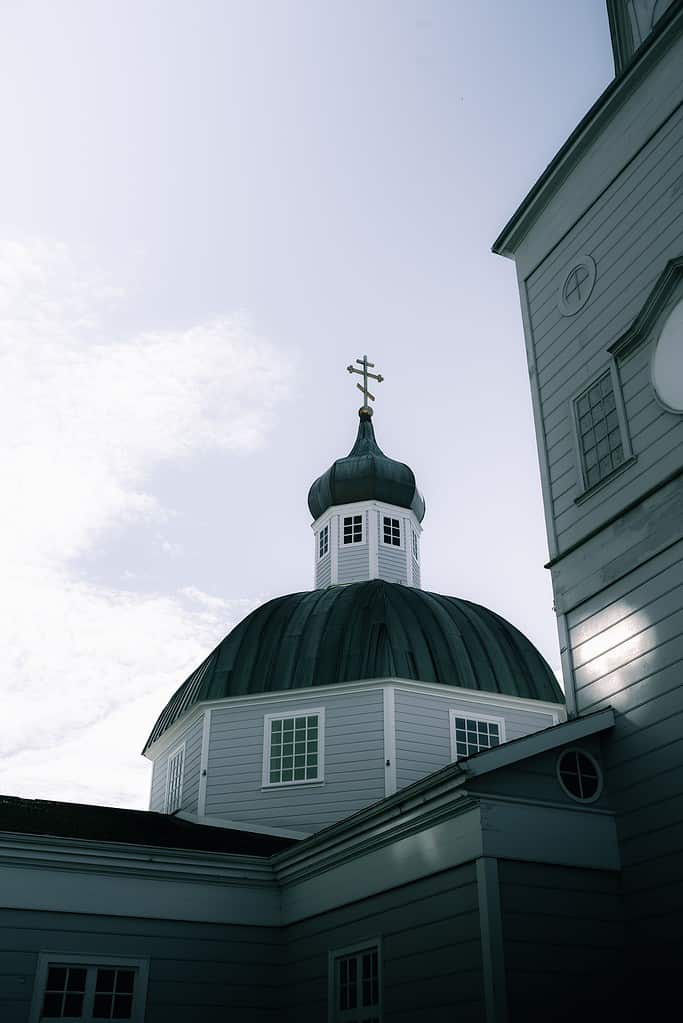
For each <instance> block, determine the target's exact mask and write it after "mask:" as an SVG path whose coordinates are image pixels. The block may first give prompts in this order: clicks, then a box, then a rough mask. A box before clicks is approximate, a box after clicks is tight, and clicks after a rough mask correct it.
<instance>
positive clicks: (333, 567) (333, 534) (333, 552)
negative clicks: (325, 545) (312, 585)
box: [330, 515, 339, 586]
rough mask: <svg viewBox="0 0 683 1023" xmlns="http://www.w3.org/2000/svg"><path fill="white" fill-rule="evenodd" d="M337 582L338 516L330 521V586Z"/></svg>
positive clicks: (334, 516)
mask: <svg viewBox="0 0 683 1023" xmlns="http://www.w3.org/2000/svg"><path fill="white" fill-rule="evenodd" d="M337 582H339V516H338V515H333V516H332V518H331V519H330V586H334V584H335V583H337Z"/></svg>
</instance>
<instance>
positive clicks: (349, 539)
mask: <svg viewBox="0 0 683 1023" xmlns="http://www.w3.org/2000/svg"><path fill="white" fill-rule="evenodd" d="M343 542H344V543H345V544H347V543H362V542H363V516H362V515H345V516H344V529H343Z"/></svg>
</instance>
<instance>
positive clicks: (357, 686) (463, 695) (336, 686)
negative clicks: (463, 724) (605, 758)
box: [142, 676, 566, 760]
mask: <svg viewBox="0 0 683 1023" xmlns="http://www.w3.org/2000/svg"><path fill="white" fill-rule="evenodd" d="M386 686H394V687H395V688H408V689H409V690H411V691H412V692H424V693H432V694H436V695H443V696H453V697H454V698H457V699H459V700H464V701H465V702H467V701H469V702H472V703H492V704H495V705H496V706H498V707H506V705H507V706H508V708H509V709H513V708H519V707H527V708H529V709H532V710H539V711H542V712H543V711H545V712H547V713H549V714H553V715H555V716H556V717H562V715H563V714H566V704H565V703H555V702H553V701H552V700H536V699H534V698H533V697H531V696H515V695H514V693H494V692H491V691H490V690H488V689H466V688H464V687H463V686H450V685H447V684H446V683H445V682H422V681H420V680H419V679H413V678H399V677H397V676H387V677H386V678H367V679H357V680H354V681H349V682H331V683H330V684H329V685H326V686H308V687H306V688H305V689H280V690H275V691H267V692H263V693H243V694H240V695H239V696H222V697H221V698H220V699H217V700H201V701H200V702H198V703H194V704H192V707H191V708H190V710H189V711H188V712H187V714H186V715H184V716H183V717H180V718H178V719H177V720H176V721H174V722H173V724H172V725H171V726H170V728H167V729H166V731H165V732H162V733H161V735H160V736H159V738H158V739H155V740H154V742H151V743H148V744H147V745H146V746H145V747H144V749H143V750H142V756H144V757H146V758H147V759H148V760H153V759H155V758H156V757H157V756H160V755H161V754H162V753H164V752H165V751H166V749H168V748H169V747H170V746H173V745H174V743H176V742H177V741H178V739H179V738H180V736H181V735H182V734H183V732H184V731H185V729H186V728H189V727H190V726H191V725H193V724H195V722H196V721H197V719H198V718H200V717H201V716H202V714H203V713H204V711H205V710H214V709H218V708H220V707H237V706H241V705H243V704H252V703H257V704H258V703H263V702H273V703H280V702H283V701H284V702H287V701H291V700H294V701H296V700H300V699H303V698H304V697H308V696H310V697H312V698H314V697H317V696H318V694H321V695H322V696H329V695H331V694H334V693H341V692H345V693H354V692H365V691H367V690H372V689H384V688H385V687H386ZM152 751H154V755H153V756H150V754H151V752H152Z"/></svg>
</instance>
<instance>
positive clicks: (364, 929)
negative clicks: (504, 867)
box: [285, 864, 483, 1023]
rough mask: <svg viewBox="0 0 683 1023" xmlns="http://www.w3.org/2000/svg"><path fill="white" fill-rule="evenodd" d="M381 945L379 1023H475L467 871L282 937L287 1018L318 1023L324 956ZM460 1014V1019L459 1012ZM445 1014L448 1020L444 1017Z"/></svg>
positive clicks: (477, 995) (476, 959)
mask: <svg viewBox="0 0 683 1023" xmlns="http://www.w3.org/2000/svg"><path fill="white" fill-rule="evenodd" d="M380 936H381V939H382V969H383V979H384V1004H383V1019H384V1021H385V1023H397V1021H404V1020H409V1019H415V1015H416V1013H418V1012H420V1013H423V1012H425V1011H427V1012H428V1013H429V1019H430V1021H432V1020H433V1021H434V1023H436V1021H437V1020H440V1019H443V1020H447V1019H449V1018H452V1013H453V1010H454V1009H455V1008H456V1007H457V1010H458V1019H480V1018H481V1015H480V1013H481V1004H482V1001H483V990H482V971H481V945H480V938H479V916H478V900H477V885H476V877H475V872H474V866H473V865H472V864H468V865H466V866H463V867H459V868H457V869H455V870H449V871H446V872H444V873H442V874H438V875H435V876H432V877H430V878H426V879H424V880H422V881H418V882H416V883H415V884H413V885H410V886H409V887H408V888H405V887H401V888H398V889H393V890H391V891H388V892H383V893H382V894H381V895H377V896H373V897H371V898H368V899H365V900H363V901H362V902H358V903H354V904H352V905H347V906H344V907H342V908H340V909H337V910H334V911H332V912H329V913H323V914H320V915H318V916H315V917H312V918H310V919H308V920H304V921H301V922H299V923H297V924H294V925H292V926H291V927H288V928H287V929H286V935H285V939H286V942H287V957H288V962H287V973H288V978H289V999H288V1002H289V1010H290V1018H291V1019H296V1020H297V1023H314V1021H315V1023H319V1021H320V1020H321V1019H325V1018H326V1013H327V992H328V953H329V952H330V951H333V950H335V949H338V948H345V947H349V946H354V945H356V944H362V943H363V942H365V941H368V940H370V939H372V938H375V937H380ZM461 1007H462V1011H461ZM449 1012H450V1017H449Z"/></svg>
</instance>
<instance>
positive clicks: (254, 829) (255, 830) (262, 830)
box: [174, 810, 313, 839]
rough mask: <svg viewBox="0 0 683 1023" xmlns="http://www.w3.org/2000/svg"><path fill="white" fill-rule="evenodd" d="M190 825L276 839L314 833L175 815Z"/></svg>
mask: <svg viewBox="0 0 683 1023" xmlns="http://www.w3.org/2000/svg"><path fill="white" fill-rule="evenodd" d="M174 816H175V817H179V818H180V819H181V820H184V821H189V822H190V824H205V825H206V826H207V827H209V828H225V829H226V831H244V832H246V833H247V834H252V835H274V836H275V837H276V838H298V839H304V838H310V837H311V835H312V834H313V832H312V831H293V830H292V829H291V828H274V827H271V826H270V825H267V824H258V823H256V822H253V821H250V822H247V823H246V824H245V822H244V821H233V820H228V819H227V818H226V817H210V816H206V814H201V815H200V814H196V813H185V812H184V811H183V810H181V811H180V812H179V813H176V814H175V815H174Z"/></svg>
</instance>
